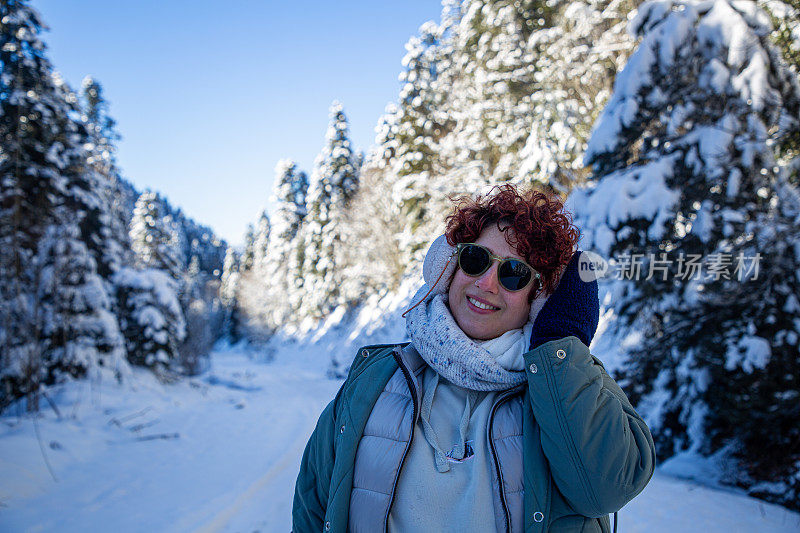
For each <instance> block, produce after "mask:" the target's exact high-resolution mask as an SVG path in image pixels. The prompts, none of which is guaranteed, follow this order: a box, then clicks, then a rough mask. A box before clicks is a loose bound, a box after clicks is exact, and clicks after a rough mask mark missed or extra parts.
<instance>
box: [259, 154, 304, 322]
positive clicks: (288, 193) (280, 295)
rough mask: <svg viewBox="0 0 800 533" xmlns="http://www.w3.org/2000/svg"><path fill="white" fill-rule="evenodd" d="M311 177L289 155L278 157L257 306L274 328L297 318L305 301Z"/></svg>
mask: <svg viewBox="0 0 800 533" xmlns="http://www.w3.org/2000/svg"><path fill="white" fill-rule="evenodd" d="M307 193H308V177H307V176H306V173H305V172H302V171H300V170H298V168H297V164H296V163H295V162H294V161H291V160H289V159H282V160H280V161H278V164H277V165H276V166H275V182H274V185H273V194H272V201H273V202H274V203H275V213H274V214H273V217H272V222H273V224H272V229H271V233H270V238H269V242H268V245H267V246H266V255H265V258H264V261H263V264H262V269H261V270H260V272H259V274H258V278H259V280H260V282H261V285H262V287H261V291H260V294H259V295H258V297H257V299H259V300H260V301H259V303H258V307H260V308H261V309H262V310H263V313H264V317H265V322H266V324H267V325H268V327H269V328H271V329H274V328H277V327H280V326H285V325H286V324H287V323H289V322H292V321H293V319H294V321H297V318H298V317H297V316H295V313H294V310H295V309H297V308H298V307H299V305H300V303H301V302H302V292H301V287H302V284H303V279H302V268H303V261H304V255H305V254H304V252H305V248H304V246H303V245H302V239H303V235H302V233H301V231H300V230H301V226H302V224H303V220H304V219H305V216H306V212H307V210H306V194H307Z"/></svg>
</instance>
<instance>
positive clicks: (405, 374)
mask: <svg viewBox="0 0 800 533" xmlns="http://www.w3.org/2000/svg"><path fill="white" fill-rule="evenodd" d="M392 355H393V356H394V360H395V361H397V366H399V367H400V370H401V371H402V372H403V377H405V378H406V382H407V383H408V388H409V389H410V390H411V403H412V405H413V410H412V412H411V435H410V436H409V438H408V443H406V449H405V450H403V457H402V458H401V459H400V466H398V467H397V474H395V476H394V483H392V495H391V496H389V507H388V508H387V509H386V516H385V517H384V519H383V523H384V530H385V531H386V533H389V513H391V512H392V505H393V504H394V493H395V490H396V489H397V480H398V478H399V477H400V471H401V470H402V469H403V463H404V462H405V460H406V455H407V454H408V449H409V448H410V447H411V441H412V440H414V426H416V425H417V388H416V386H414V380H413V378H412V377H411V372H409V371H408V369H407V368H406V366H405V365H404V364H403V361H402V359H401V358H400V353H399V349H397V350H394V351H393V352H392Z"/></svg>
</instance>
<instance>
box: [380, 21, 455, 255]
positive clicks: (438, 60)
mask: <svg viewBox="0 0 800 533" xmlns="http://www.w3.org/2000/svg"><path fill="white" fill-rule="evenodd" d="M441 37H442V29H441V28H440V27H439V26H438V25H436V24H435V23H433V22H426V23H425V24H423V25H422V26H420V28H419V33H418V35H415V36H413V37H411V39H410V40H409V41H408V43H406V55H405V57H404V58H403V61H402V64H403V71H402V72H401V74H400V82H401V83H402V88H401V89H400V97H399V102H398V105H397V106H396V108H394V110H393V111H394V114H393V116H391V117H387V119H386V121H385V124H387V125H388V124H389V122H388V120H391V121H392V124H393V125H394V127H393V128H392V127H390V128H387V130H386V133H388V132H391V138H388V139H386V141H385V142H386V143H387V144H389V143H391V146H392V149H391V158H390V160H389V164H390V168H389V169H388V172H389V175H390V176H392V177H393V178H394V183H393V184H392V198H393V201H394V202H396V203H397V204H398V205H399V209H400V214H401V216H402V217H403V218H404V219H405V220H406V223H407V226H406V231H405V232H404V233H403V235H406V236H408V237H409V238H410V239H401V240H400V246H401V249H402V253H404V254H413V253H415V252H417V251H418V250H420V249H421V248H423V247H424V246H425V244H427V241H428V239H429V235H422V236H420V235H417V232H419V230H420V226H421V225H422V224H423V223H424V222H426V221H427V219H428V218H429V214H428V211H429V208H430V207H431V194H430V191H431V189H433V188H434V187H435V185H434V183H433V176H434V175H438V174H439V173H440V171H441V165H439V164H438V161H437V160H438V155H439V148H438V142H439V139H441V138H442V137H443V136H444V135H445V134H446V133H447V132H448V129H449V128H452V127H453V125H454V124H453V123H452V121H451V120H450V119H449V117H448V115H447V114H445V113H443V103H444V101H445V97H446V92H445V90H444V89H443V88H442V87H440V86H439V85H438V84H437V79H438V76H439V73H440V71H441V70H443V69H446V68H447V64H448V59H449V58H448V57H447V50H449V48H447V47H446V46H443V45H442V43H441V41H440V39H441ZM384 152H388V146H386V147H385V148H384ZM434 194H435V193H434ZM437 214H438V213H437Z"/></svg>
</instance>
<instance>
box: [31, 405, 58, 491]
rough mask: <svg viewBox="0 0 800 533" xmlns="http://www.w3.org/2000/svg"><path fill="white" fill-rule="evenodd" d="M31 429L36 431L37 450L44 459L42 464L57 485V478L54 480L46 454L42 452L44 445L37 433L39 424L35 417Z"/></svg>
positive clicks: (53, 473)
mask: <svg viewBox="0 0 800 533" xmlns="http://www.w3.org/2000/svg"><path fill="white" fill-rule="evenodd" d="M33 429H34V430H35V431H36V439H37V440H38V441H39V449H40V450H41V451H42V458H44V464H45V466H47V470H48V471H49V472H50V475H51V476H53V481H55V482H56V483H58V478H56V474H55V472H53V467H52V466H50V461H49V460H48V459H47V454H46V453H45V451H44V443H43V442H42V435H41V434H40V433H39V422H38V421H37V420H36V417H35V416H34V417H33Z"/></svg>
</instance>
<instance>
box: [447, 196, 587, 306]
mask: <svg viewBox="0 0 800 533" xmlns="http://www.w3.org/2000/svg"><path fill="white" fill-rule="evenodd" d="M446 223H447V229H446V231H445V236H446V237H447V242H448V243H449V244H450V245H451V246H455V245H456V244H458V243H461V242H475V241H476V240H477V239H478V237H480V234H481V233H482V232H483V230H484V229H485V228H486V227H487V226H489V225H490V224H497V228H498V229H499V230H500V231H502V232H503V234H504V236H505V239H506V242H507V243H508V244H509V245H511V246H512V247H513V248H514V249H515V250H516V251H517V253H518V254H519V256H520V257H522V258H523V259H525V261H526V262H527V263H528V264H529V265H531V266H532V267H533V268H535V269H536V270H538V271H539V273H540V274H541V276H542V278H541V280H540V283H539V286H537V287H535V288H534V290H532V291H531V293H530V297H529V300H530V301H533V299H534V298H536V297H537V296H538V295H539V294H541V291H544V292H545V293H546V294H552V293H553V292H554V291H555V290H556V286H557V284H558V275H559V273H560V271H561V269H562V268H563V267H565V266H566V265H567V264H568V263H569V261H570V259H571V258H572V254H573V252H574V248H575V245H576V244H577V243H578V240H579V239H580V230H579V229H578V228H577V227H576V226H575V225H573V223H572V214H571V213H569V212H568V211H565V210H564V204H563V203H562V202H561V200H560V199H559V198H558V197H557V196H555V195H551V194H547V193H544V192H542V191H538V190H535V189H532V190H529V191H523V192H520V191H518V190H517V188H516V187H515V186H513V185H510V184H508V185H500V186H497V187H494V188H492V190H491V191H490V192H489V193H488V194H487V195H485V196H478V197H476V198H472V197H469V196H464V197H460V198H457V199H456V200H455V206H454V208H453V213H452V214H451V215H450V216H448V217H447V220H446ZM501 223H502V224H505V226H503V227H502V228H501V226H500V224H501Z"/></svg>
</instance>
